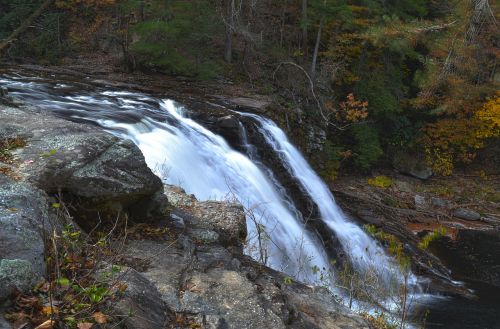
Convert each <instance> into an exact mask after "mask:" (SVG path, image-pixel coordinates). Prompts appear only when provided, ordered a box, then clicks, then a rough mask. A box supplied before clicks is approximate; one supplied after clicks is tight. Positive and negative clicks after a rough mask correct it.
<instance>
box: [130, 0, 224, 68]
mask: <svg viewBox="0 0 500 329" xmlns="http://www.w3.org/2000/svg"><path fill="white" fill-rule="evenodd" d="M162 3H163V4H164V6H162V5H161V4H162ZM149 11H150V12H149V13H148V15H149V17H148V19H147V20H145V21H143V22H140V23H139V24H137V25H136V26H135V27H134V30H135V32H136V33H138V34H139V35H140V40H139V41H137V42H135V43H134V44H133V45H132V51H133V52H134V53H136V54H137V55H138V58H139V60H140V62H141V63H142V65H145V66H148V67H150V68H154V69H158V70H161V71H164V72H167V73H171V74H181V75H187V76H197V77H200V78H211V77H214V76H215V75H217V74H220V73H221V72H222V66H221V65H220V62H219V61H218V60H216V59H215V57H216V56H214V53H213V48H212V47H207V45H209V44H211V43H212V42H213V36H214V35H216V34H217V33H219V32H220V31H221V30H222V25H221V22H220V21H219V20H218V17H217V16H216V12H215V9H214V7H213V6H211V5H210V3H209V2H208V1H193V2H185V1H172V3H171V5H169V6H167V5H166V4H165V2H164V1H153V2H152V4H151V7H150V8H149Z"/></svg>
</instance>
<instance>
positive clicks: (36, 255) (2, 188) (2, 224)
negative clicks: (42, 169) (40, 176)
mask: <svg viewBox="0 0 500 329" xmlns="http://www.w3.org/2000/svg"><path fill="white" fill-rule="evenodd" d="M45 200H46V195H45V194H44V193H43V192H42V191H40V190H38V189H36V188H33V187H32V186H29V185H27V184H25V183H22V182H15V181H13V180H11V179H10V178H8V177H6V176H4V175H2V174H0V304H1V302H2V301H3V300H5V299H6V298H7V297H8V296H9V295H10V293H11V292H13V291H14V290H19V291H25V290H27V289H29V288H31V287H32V285H33V284H34V283H35V282H36V281H37V280H40V278H42V276H43V274H44V259H43V251H44V246H43V241H42V234H41V225H42V221H43V220H44V219H45V220H46V221H48V210H47V203H46V202H45Z"/></svg>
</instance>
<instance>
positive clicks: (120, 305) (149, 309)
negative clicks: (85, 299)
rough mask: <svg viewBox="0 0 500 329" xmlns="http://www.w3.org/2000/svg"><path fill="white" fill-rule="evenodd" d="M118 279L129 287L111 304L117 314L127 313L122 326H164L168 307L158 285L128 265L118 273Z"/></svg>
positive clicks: (151, 328)
mask: <svg viewBox="0 0 500 329" xmlns="http://www.w3.org/2000/svg"><path fill="white" fill-rule="evenodd" d="M117 280H119V281H120V282H121V283H124V284H125V285H126V287H127V288H126V289H125V291H124V293H123V295H122V296H121V297H120V298H119V299H118V300H117V301H113V302H112V303H111V305H110V306H111V308H112V309H113V311H114V312H115V313H116V314H123V315H125V316H124V317H122V318H121V319H123V320H122V322H121V326H120V328H127V329H157V328H164V325H165V323H166V321H167V313H166V310H167V308H166V306H165V303H164V302H163V301H162V299H161V295H160V293H159V292H158V290H157V289H156V287H155V286H154V285H153V284H152V283H151V282H150V281H149V280H148V279H147V278H146V277H144V276H143V275H142V274H141V273H139V272H137V271H136V270H134V269H132V268H127V267H124V268H122V269H121V271H120V273H118V274H117Z"/></svg>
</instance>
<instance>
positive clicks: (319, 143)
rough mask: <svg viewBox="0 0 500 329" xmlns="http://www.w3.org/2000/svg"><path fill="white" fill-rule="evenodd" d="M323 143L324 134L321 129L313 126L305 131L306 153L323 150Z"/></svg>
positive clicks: (324, 140) (324, 139)
mask: <svg viewBox="0 0 500 329" xmlns="http://www.w3.org/2000/svg"><path fill="white" fill-rule="evenodd" d="M325 142H326V132H325V131H324V130H323V129H320V128H317V127H313V126H311V127H309V129H308V130H307V152H308V153H312V152H314V151H321V150H323V146H324V145H325Z"/></svg>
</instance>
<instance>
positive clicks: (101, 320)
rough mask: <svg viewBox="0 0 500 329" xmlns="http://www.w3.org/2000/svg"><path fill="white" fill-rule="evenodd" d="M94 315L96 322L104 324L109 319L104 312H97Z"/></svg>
mask: <svg viewBox="0 0 500 329" xmlns="http://www.w3.org/2000/svg"><path fill="white" fill-rule="evenodd" d="M92 317H93V318H94V320H95V322H97V323H99V324H104V323H106V322H107V321H108V317H107V316H106V315H105V314H104V313H102V312H95V313H94V314H92Z"/></svg>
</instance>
